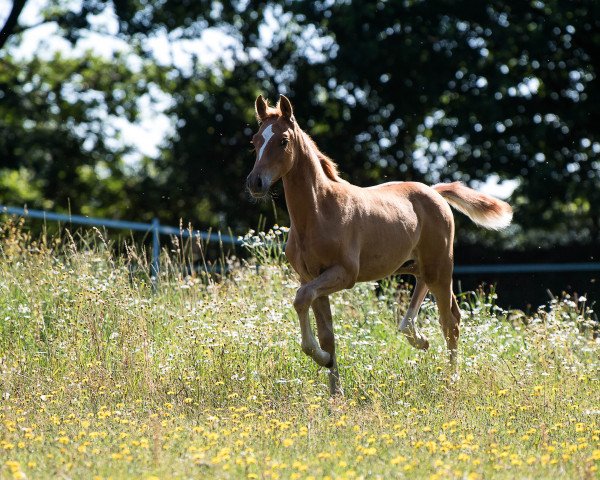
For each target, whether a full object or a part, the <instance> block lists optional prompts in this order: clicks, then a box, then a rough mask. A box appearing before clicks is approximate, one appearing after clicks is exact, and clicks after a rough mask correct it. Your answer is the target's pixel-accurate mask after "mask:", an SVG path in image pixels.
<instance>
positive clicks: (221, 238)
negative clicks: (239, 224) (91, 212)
mask: <svg viewBox="0 0 600 480" xmlns="http://www.w3.org/2000/svg"><path fill="white" fill-rule="evenodd" d="M0 213H5V214H8V215H18V216H20V217H29V218H39V219H42V220H50V221H54V222H65V223H71V224H77V225H90V226H93V227H105V228H115V229H118V230H132V231H136V232H144V233H151V234H152V260H151V262H150V265H151V267H150V268H151V274H152V276H153V277H155V278H156V277H158V272H159V265H160V262H159V258H160V236H161V235H175V236H178V237H183V238H189V237H194V238H200V239H202V240H209V241H217V242H223V243H231V244H233V245H235V244H239V243H240V241H239V240H238V239H237V238H234V237H232V236H231V235H221V234H220V233H208V232H201V231H200V230H188V229H182V228H176V227H169V226H166V225H161V224H160V222H159V220H158V218H154V219H153V220H152V223H141V222H128V221H124V220H111V219H108V218H95V217H85V216H83V215H70V214H69V215H67V214H64V213H56V212H46V211H43V210H32V209H26V208H17V207H7V206H4V205H0Z"/></svg>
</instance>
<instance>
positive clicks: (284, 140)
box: [281, 138, 290, 147]
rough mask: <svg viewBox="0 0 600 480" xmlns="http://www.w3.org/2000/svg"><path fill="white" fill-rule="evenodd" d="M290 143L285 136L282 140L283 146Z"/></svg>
mask: <svg viewBox="0 0 600 480" xmlns="http://www.w3.org/2000/svg"><path fill="white" fill-rule="evenodd" d="M288 143H290V141H289V140H288V139H287V138H284V139H282V140H281V146H282V147H285V146H286V145H287V144H288Z"/></svg>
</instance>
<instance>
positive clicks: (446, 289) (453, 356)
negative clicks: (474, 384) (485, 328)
mask: <svg viewBox="0 0 600 480" xmlns="http://www.w3.org/2000/svg"><path fill="white" fill-rule="evenodd" d="M430 287H431V292H432V293H433V295H434V296H435V300H436V302H437V306H438V310H439V313H440V325H441V327H442V332H443V334H444V338H445V339H446V345H447V346H448V351H449V353H450V364H451V365H452V367H453V368H455V369H456V361H457V355H458V335H459V330H460V310H459V308H458V303H457V302H456V297H455V296H454V293H452V277H449V278H443V279H440V280H439V281H438V282H437V283H435V284H433V285H430Z"/></svg>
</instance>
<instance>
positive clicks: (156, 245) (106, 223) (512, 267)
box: [0, 205, 600, 278]
mask: <svg viewBox="0 0 600 480" xmlns="http://www.w3.org/2000/svg"><path fill="white" fill-rule="evenodd" d="M0 213H5V214H8V215H18V216H22V217H30V218H39V219H42V220H50V221H56V222H65V223H71V224H78V225H90V226H94V227H105V228H116V229H119V230H133V231H138V232H145V233H151V234H152V260H151V263H150V265H151V270H152V271H151V273H152V276H153V277H155V278H157V277H158V272H159V265H160V263H159V257H160V235H161V234H162V235H175V236H180V237H183V238H188V237H190V236H193V237H194V238H200V239H202V240H209V241H217V242H223V243H230V244H232V245H236V244H237V245H239V244H240V243H241V241H240V240H238V239H237V238H234V237H232V236H231V235H221V234H220V233H209V232H202V231H200V230H191V231H190V230H187V229H185V230H184V229H181V228H176V227H170V226H166V225H161V224H160V222H159V221H158V218H154V219H153V220H152V223H140V222H128V221H124V220H111V219H107V218H94V217H86V216H83V215H66V214H63V213H55V212H46V211H43V210H31V209H24V208H17V207H7V206H4V205H0ZM597 271H600V262H585V263H505V264H500V265H494V264H489V265H456V266H455V267H454V273H455V274H458V275H471V274H472V275H477V274H502V273H548V272H597Z"/></svg>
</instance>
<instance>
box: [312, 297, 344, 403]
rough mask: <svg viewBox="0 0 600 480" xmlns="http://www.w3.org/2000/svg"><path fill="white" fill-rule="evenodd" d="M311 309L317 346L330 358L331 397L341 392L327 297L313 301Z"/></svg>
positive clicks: (331, 319)
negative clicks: (315, 329) (315, 323)
mask: <svg viewBox="0 0 600 480" xmlns="http://www.w3.org/2000/svg"><path fill="white" fill-rule="evenodd" d="M312 309H313V312H314V314H315V319H316V321H317V336H318V337H319V344H320V345H321V348H322V349H323V350H324V351H326V352H327V353H328V354H329V355H331V358H332V361H331V367H330V368H329V392H330V393H331V395H336V394H338V393H342V390H341V388H340V374H339V372H338V367H337V358H336V355H335V336H334V334H333V318H332V316H331V306H330V305H329V297H328V296H326V295H324V296H322V297H319V298H317V299H315V300H314V301H313V303H312Z"/></svg>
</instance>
